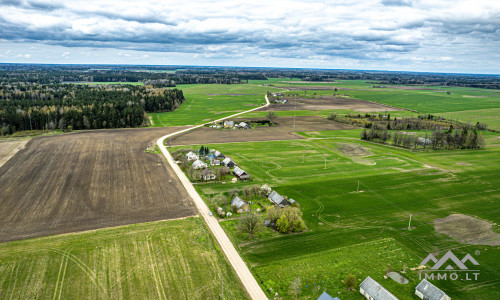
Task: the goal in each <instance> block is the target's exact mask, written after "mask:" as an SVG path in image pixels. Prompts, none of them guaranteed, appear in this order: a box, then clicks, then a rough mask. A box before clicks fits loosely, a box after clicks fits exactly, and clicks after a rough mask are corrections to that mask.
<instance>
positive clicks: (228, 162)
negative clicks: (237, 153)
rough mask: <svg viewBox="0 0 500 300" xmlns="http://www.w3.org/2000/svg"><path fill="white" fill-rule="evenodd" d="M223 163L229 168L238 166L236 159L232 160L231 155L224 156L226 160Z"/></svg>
mask: <svg viewBox="0 0 500 300" xmlns="http://www.w3.org/2000/svg"><path fill="white" fill-rule="evenodd" d="M222 165H224V166H225V167H228V168H234V166H236V164H235V163H234V161H232V160H231V159H230V158H229V157H226V158H224V160H223V161H222Z"/></svg>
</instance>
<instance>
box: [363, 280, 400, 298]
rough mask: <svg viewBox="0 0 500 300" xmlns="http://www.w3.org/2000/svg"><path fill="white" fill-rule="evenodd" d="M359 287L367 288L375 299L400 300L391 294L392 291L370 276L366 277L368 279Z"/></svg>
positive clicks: (367, 291)
mask: <svg viewBox="0 0 500 300" xmlns="http://www.w3.org/2000/svg"><path fill="white" fill-rule="evenodd" d="M359 288H360V289H363V290H365V292H366V293H368V295H370V296H371V297H372V298H373V299H374V300H398V298H396V296H394V295H393V294H391V292H389V291H388V290H386V289H385V288H384V287H383V286H381V285H380V284H379V283H378V282H376V281H375V280H373V278H371V277H370V276H368V277H366V279H365V280H364V281H363V282H362V283H361V284H360V285H359Z"/></svg>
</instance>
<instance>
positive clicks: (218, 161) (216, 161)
mask: <svg viewBox="0 0 500 300" xmlns="http://www.w3.org/2000/svg"><path fill="white" fill-rule="evenodd" d="M210 165H212V166H220V160H218V159H212V160H211V161H210Z"/></svg>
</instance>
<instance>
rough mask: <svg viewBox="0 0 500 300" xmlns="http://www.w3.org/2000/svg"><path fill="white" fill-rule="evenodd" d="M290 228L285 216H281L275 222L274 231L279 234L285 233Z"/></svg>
mask: <svg viewBox="0 0 500 300" xmlns="http://www.w3.org/2000/svg"><path fill="white" fill-rule="evenodd" d="M289 228H290V223H289V222H288V218H287V217H286V215H284V214H283V215H281V217H280V218H279V219H278V221H276V229H277V230H278V231H279V232H281V233H287V232H288V230H289Z"/></svg>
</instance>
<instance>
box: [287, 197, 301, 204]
mask: <svg viewBox="0 0 500 300" xmlns="http://www.w3.org/2000/svg"><path fill="white" fill-rule="evenodd" d="M288 203H290V205H294V204H297V205H299V203H298V202H297V201H295V200H293V198H290V199H288Z"/></svg>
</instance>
